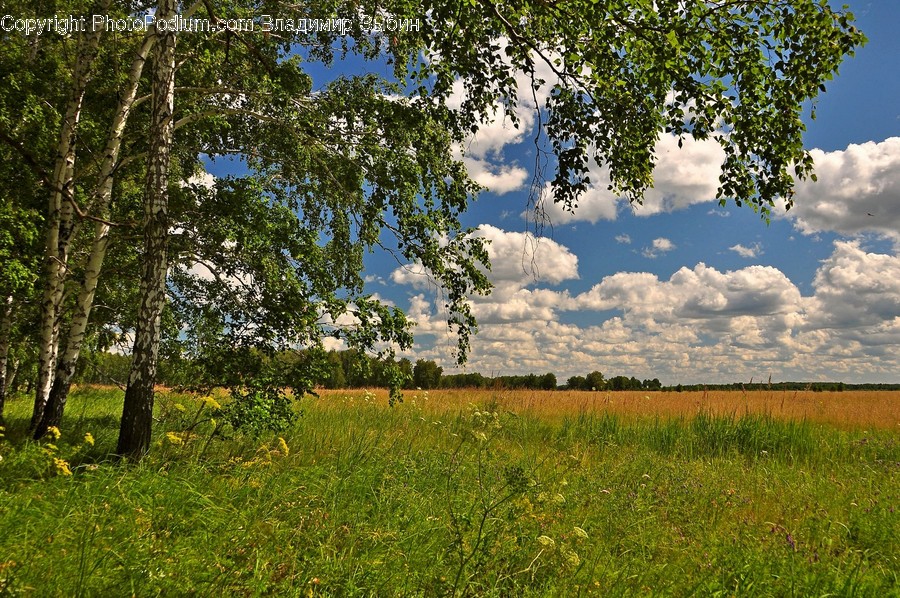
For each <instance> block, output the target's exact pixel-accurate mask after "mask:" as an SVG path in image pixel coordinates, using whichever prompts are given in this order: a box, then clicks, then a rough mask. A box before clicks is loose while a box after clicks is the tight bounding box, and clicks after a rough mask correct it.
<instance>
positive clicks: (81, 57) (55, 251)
mask: <svg viewBox="0 0 900 598" xmlns="http://www.w3.org/2000/svg"><path fill="white" fill-rule="evenodd" d="M106 6H107V7H108V6H109V4H108V3H107V4H106ZM101 34H102V27H101V28H99V29H98V30H96V31H88V32H86V33H85V34H84V35H83V37H82V38H81V39H80V40H79V43H78V52H77V56H76V60H75V71H74V73H73V76H72V88H71V91H70V93H69V99H68V101H67V104H66V113H65V115H64V117H63V121H62V125H61V128H60V136H59V143H58V144H57V156H56V165H55V166H54V169H53V178H52V180H51V185H52V189H50V201H49V205H48V208H47V243H46V255H45V265H44V277H45V280H44V284H45V286H44V293H43V297H42V299H41V323H40V332H39V346H38V380H37V387H36V391H35V398H34V410H33V412H32V419H31V426H32V428H33V427H35V426H37V424H38V422H39V421H40V418H41V416H42V415H43V412H44V406H45V405H46V404H47V398H48V396H49V394H50V386H51V383H52V380H53V378H52V374H53V368H54V366H55V365H56V355H57V351H58V349H59V311H60V307H61V305H62V299H63V290H64V287H65V278H66V274H67V263H68V257H69V255H68V254H69V242H70V241H71V234H72V227H73V215H74V206H73V205H72V202H71V198H72V193H73V192H74V184H73V179H74V173H75V134H76V132H77V130H78V121H79V120H80V118H81V108H82V103H83V100H84V93H85V90H86V89H87V85H88V83H89V81H90V78H91V71H92V67H93V63H94V59H95V58H96V57H97V48H98V47H99V45H100V36H101Z"/></svg>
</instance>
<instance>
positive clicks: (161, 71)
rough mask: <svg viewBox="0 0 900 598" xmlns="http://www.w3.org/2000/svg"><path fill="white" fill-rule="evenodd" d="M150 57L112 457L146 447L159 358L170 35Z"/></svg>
mask: <svg viewBox="0 0 900 598" xmlns="http://www.w3.org/2000/svg"><path fill="white" fill-rule="evenodd" d="M175 14H176V2H175V0H159V7H158V8H157V11H156V18H157V19H169V18H171V17H173V16H174V15H175ZM157 36H158V37H157V41H156V50H155V52H154V55H155V60H154V73H153V108H152V111H151V121H150V122H151V124H150V126H151V129H150V155H149V164H148V168H147V180H146V188H145V191H144V268H143V272H142V275H141V301H140V306H139V308H138V318H137V328H136V330H135V341H134V349H133V351H132V365H131V373H130V375H129V377H128V388H127V389H126V390H125V404H124V406H123V409H122V422H121V425H120V428H119V442H118V447H117V449H116V452H117V453H118V454H119V455H122V456H123V457H128V458H132V459H137V458H140V457H141V456H142V455H144V454H145V453H146V452H147V450H148V449H149V448H150V432H151V426H152V423H153V387H154V384H155V382H156V366H157V357H158V354H159V340H160V333H161V330H160V324H161V315H162V309H163V306H164V304H165V299H166V270H167V266H168V260H167V242H168V234H169V218H168V201H169V191H168V186H169V164H170V157H171V148H172V140H173V137H174V120H173V112H174V103H175V32H174V31H160V32H157Z"/></svg>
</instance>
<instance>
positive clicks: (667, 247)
mask: <svg viewBox="0 0 900 598" xmlns="http://www.w3.org/2000/svg"><path fill="white" fill-rule="evenodd" d="M673 249H675V244H674V243H672V241H670V240H669V239H666V238H665V237H660V238H659V239H653V245H651V246H650V247H644V249H643V250H642V251H641V255H643V256H644V257H646V258H650V259H653V258H655V257H657V256H659V255H660V254H661V253H667V252H669V251H672V250H673Z"/></svg>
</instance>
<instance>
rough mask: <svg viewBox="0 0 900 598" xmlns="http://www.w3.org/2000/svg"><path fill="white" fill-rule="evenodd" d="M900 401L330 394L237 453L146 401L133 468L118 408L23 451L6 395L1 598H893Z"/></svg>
mask: <svg viewBox="0 0 900 598" xmlns="http://www.w3.org/2000/svg"><path fill="white" fill-rule="evenodd" d="M646 397H649V398H646ZM217 399H218V400H219V401H221V403H222V404H223V405H224V404H226V399H225V398H224V397H217ZM896 401H897V396H896V395H892V394H889V393H851V392H845V393H836V394H826V393H765V392H762V393H747V394H746V395H744V394H742V393H740V392H736V393H709V394H704V393H612V394H609V395H607V394H606V393H587V392H573V393H566V392H530V391H527V392H504V391H485V392H477V393H476V392H471V391H454V392H443V391H441V392H435V391H431V392H427V393H426V392H424V391H417V392H410V393H407V395H406V400H405V401H404V402H403V403H402V404H399V405H397V406H395V407H393V408H390V407H388V406H387V396H386V393H384V392H382V391H364V390H361V391H352V392H349V391H334V392H326V393H322V394H320V397H319V398H312V397H306V398H304V399H303V400H302V401H300V402H299V404H298V409H300V410H302V417H300V418H299V419H298V420H297V422H296V423H295V424H294V425H293V426H292V427H291V428H289V429H287V430H284V431H282V432H280V433H279V434H264V435H262V436H260V437H258V438H253V437H250V436H245V435H241V434H238V433H235V431H234V430H231V429H229V428H227V427H225V428H223V427H221V423H220V422H221V421H222V420H221V412H220V411H217V406H216V405H217V403H216V401H215V400H211V399H210V398H209V397H197V396H189V395H184V394H178V393H172V392H162V393H159V395H158V397H157V404H156V411H155V420H156V423H155V428H154V438H153V448H152V451H151V453H150V454H149V455H148V456H147V457H146V458H145V459H144V461H142V462H141V463H140V464H137V465H133V464H131V465H129V464H122V463H119V462H117V461H116V460H115V459H114V458H111V457H110V453H111V452H112V451H113V449H114V447H115V441H116V434H117V431H118V415H119V413H120V412H121V406H122V392H121V391H119V390H118V389H113V388H98V387H80V388H78V389H77V390H76V391H75V392H74V393H73V395H72V396H71V399H70V402H69V405H68V408H67V416H66V418H65V419H64V422H63V426H62V430H61V435H60V437H59V438H58V439H55V440H54V439H52V438H48V439H46V440H44V441H42V442H39V443H35V442H32V441H29V440H27V439H26V428H27V422H28V418H29V416H30V413H31V405H30V401H29V399H28V398H27V397H18V398H15V399H13V400H12V401H11V402H10V403H9V404H8V405H7V429H6V430H4V431H3V436H2V437H0V596H6V595H23V596H33V597H43V596H122V595H133V596H297V597H301V596H302V597H309V596H323V597H324V596H423V597H425V596H427V597H431V596H453V597H456V596H460V597H464V596H465V597H468V596H492V597H497V598H500V597H507V596H510V597H511V596H515V597H518V596H560V597H565V598H569V597H577V596H598V597H606V596H637V595H641V596H673V597H682V596H698V597H706V596H747V597H756V596H842V597H843V596H874V597H878V598H887V597H889V596H897V595H898V594H897V588H898V587H900V433H898V429H897V407H896ZM210 418H213V419H215V420H216V422H215V423H214V422H213V421H211V420H210ZM832 424H834V425H832Z"/></svg>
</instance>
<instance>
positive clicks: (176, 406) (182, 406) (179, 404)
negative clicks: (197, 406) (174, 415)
mask: <svg viewBox="0 0 900 598" xmlns="http://www.w3.org/2000/svg"><path fill="white" fill-rule="evenodd" d="M172 406H173V407H175V409H177V410H178V411H181V412H182V413H184V412H185V411H187V409H186V408H185V406H184V405H182V404H181V403H175V404H174V405H172Z"/></svg>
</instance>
